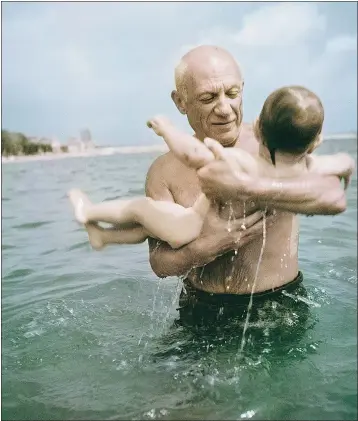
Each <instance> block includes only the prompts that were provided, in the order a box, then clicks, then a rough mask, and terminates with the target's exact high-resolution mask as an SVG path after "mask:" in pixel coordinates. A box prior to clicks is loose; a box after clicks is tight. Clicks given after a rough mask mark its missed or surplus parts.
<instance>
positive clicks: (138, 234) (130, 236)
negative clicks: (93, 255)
mask: <svg viewBox="0 0 358 421" xmlns="http://www.w3.org/2000/svg"><path fill="white" fill-rule="evenodd" d="M85 228H86V230H87V233H88V239H89V242H90V243H91V246H92V247H93V248H94V249H95V250H100V249H102V248H103V247H104V246H106V245H108V244H140V243H143V242H144V241H145V240H146V239H147V238H148V236H149V233H148V232H147V231H146V230H145V229H144V228H143V227H141V226H136V227H133V228H124V229H120V228H102V227H100V226H99V225H98V224H96V223H93V222H90V223H87V224H85Z"/></svg>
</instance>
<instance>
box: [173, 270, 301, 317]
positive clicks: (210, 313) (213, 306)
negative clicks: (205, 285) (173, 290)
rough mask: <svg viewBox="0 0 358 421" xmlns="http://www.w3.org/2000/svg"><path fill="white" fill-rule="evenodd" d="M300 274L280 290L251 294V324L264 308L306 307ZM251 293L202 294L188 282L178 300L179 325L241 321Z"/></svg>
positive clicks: (244, 315) (246, 309) (261, 313)
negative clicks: (231, 320) (230, 320)
mask: <svg viewBox="0 0 358 421" xmlns="http://www.w3.org/2000/svg"><path fill="white" fill-rule="evenodd" d="M302 281H303V275H302V273H301V272H299V273H298V275H297V276H296V278H295V279H294V280H293V281H291V282H288V283H287V284H285V285H282V286H281V287H278V288H274V289H270V290H268V291H263V292H258V293H254V294H253V297H252V299H253V301H252V308H251V312H250V313H251V314H250V320H251V321H254V320H257V319H258V318H260V315H263V314H264V313H265V309H266V310H267V309H268V308H270V309H271V308H277V307H281V308H283V307H287V308H289V309H290V310H291V309H293V308H294V307H295V306H301V307H302V305H303V306H305V307H307V304H305V303H304V301H305V298H306V297H307V292H306V290H305V288H304V287H303V285H302ZM250 296H251V294H212V293H208V292H205V291H201V290H199V289H197V288H195V287H193V286H192V285H190V284H189V282H188V281H184V287H183V289H182V291H181V294H180V298H179V308H178V310H179V314H180V320H179V323H180V324H184V325H210V324H211V323H213V324H215V325H217V324H218V323H219V324H220V322H226V321H227V320H228V319H232V318H235V319H236V320H239V321H240V320H241V321H244V320H245V318H246V314H247V311H248V305H249V302H250Z"/></svg>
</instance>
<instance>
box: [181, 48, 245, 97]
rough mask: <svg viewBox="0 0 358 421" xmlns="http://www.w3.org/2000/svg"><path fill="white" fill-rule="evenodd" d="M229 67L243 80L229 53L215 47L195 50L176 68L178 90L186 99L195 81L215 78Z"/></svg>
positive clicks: (184, 57) (185, 56) (183, 58)
mask: <svg viewBox="0 0 358 421" xmlns="http://www.w3.org/2000/svg"><path fill="white" fill-rule="evenodd" d="M228 67H229V68H230V70H231V72H233V73H236V74H237V75H238V76H239V77H240V78H241V79H242V74H241V70H240V67H239V65H238V63H237V62H236V61H235V59H234V58H233V57H232V55H231V54H230V53H229V52H228V51H226V50H224V49H223V48H220V47H216V46H213V45H201V46H199V47H196V48H193V49H192V50H190V51H189V52H188V53H187V54H185V55H184V56H183V57H182V58H181V60H180V62H179V63H178V65H177V66H176V68H175V86H176V89H177V91H178V92H179V93H180V94H181V95H183V97H184V98H186V97H187V93H188V89H190V84H191V82H193V79H195V78H197V79H200V78H203V77H215V75H216V74H218V73H220V71H222V70H223V68H228Z"/></svg>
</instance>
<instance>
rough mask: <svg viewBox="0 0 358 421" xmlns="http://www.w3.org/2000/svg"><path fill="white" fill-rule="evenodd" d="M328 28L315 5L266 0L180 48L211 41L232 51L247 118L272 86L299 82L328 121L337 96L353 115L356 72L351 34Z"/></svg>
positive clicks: (253, 113)
mask: <svg viewBox="0 0 358 421" xmlns="http://www.w3.org/2000/svg"><path fill="white" fill-rule="evenodd" d="M328 29H329V28H328V25H327V21H326V17H325V16H324V15H323V14H322V12H321V11H319V9H318V7H317V4H310V3H280V4H269V5H265V6H262V7H260V8H257V9H256V10H255V11H253V12H250V13H248V14H247V15H245V16H243V18H242V27H241V28H240V27H239V28H230V27H228V26H225V27H222V28H220V27H215V28H213V29H212V30H210V31H207V32H205V33H201V34H199V35H198V38H197V40H198V42H197V43H195V44H194V43H193V45H185V46H183V49H182V50H185V51H187V50H188V49H189V47H191V46H194V45H202V44H216V45H220V46H222V47H224V48H227V49H228V50H229V51H230V52H231V53H232V54H233V55H234V57H235V58H236V59H237V61H238V62H239V63H240V64H241V66H242V68H243V73H244V77H245V82H246V83H245V106H244V109H245V118H246V119H248V120H250V119H252V118H254V117H255V115H257V113H258V112H259V111H260V109H261V106H262V104H263V102H264V100H265V98H266V96H267V95H268V94H269V93H270V92H272V91H273V90H274V89H277V88H278V87H280V86H283V85H289V84H300V85H304V86H307V87H308V88H310V89H312V90H313V91H315V92H316V93H317V94H318V95H319V96H320V97H321V99H322V100H323V102H324V105H325V108H326V111H327V112H326V116H327V119H326V121H328V122H330V121H334V120H336V119H337V110H336V103H337V99H338V98H339V102H340V104H342V105H343V104H353V106H354V107H355V109H352V110H351V111H350V116H354V115H355V114H356V105H354V104H356V89H357V71H356V65H355V67H354V66H352V61H353V62H355V63H356V54H357V53H356V37H355V35H353V34H349V35H340V34H337V35H336V36H335V37H332V38H331V39H329V40H328V41H326V39H327V35H326V34H327V31H328ZM343 51H344V52H345V53H346V54H345V55H344V57H343V56H342V55H340V56H339V59H337V55H336V53H338V52H343ZM350 60H351V61H350ZM352 86H354V89H352ZM350 107H352V105H350ZM350 118H351V117H350ZM353 118H356V117H353Z"/></svg>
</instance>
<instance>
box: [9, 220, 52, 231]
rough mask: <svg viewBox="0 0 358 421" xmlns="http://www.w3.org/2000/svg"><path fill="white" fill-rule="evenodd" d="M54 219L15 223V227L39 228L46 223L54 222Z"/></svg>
mask: <svg viewBox="0 0 358 421" xmlns="http://www.w3.org/2000/svg"><path fill="white" fill-rule="evenodd" d="M52 223H53V221H38V222H27V223H25V224H20V225H14V226H13V228H16V229H33V228H39V227H42V226H44V225H48V224H52Z"/></svg>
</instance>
